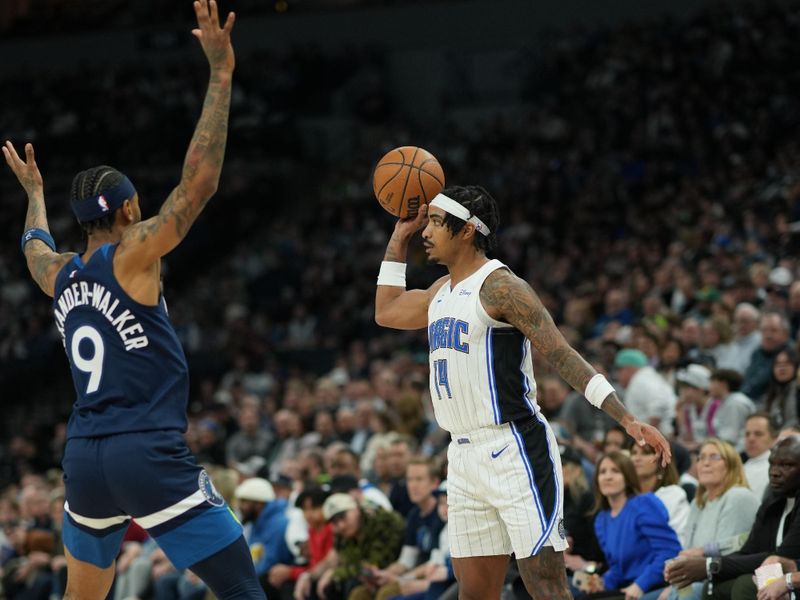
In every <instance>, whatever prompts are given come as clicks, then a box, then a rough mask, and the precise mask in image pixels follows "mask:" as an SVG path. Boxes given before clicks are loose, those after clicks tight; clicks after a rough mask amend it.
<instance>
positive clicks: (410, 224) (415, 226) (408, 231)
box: [394, 204, 428, 239]
mask: <svg viewBox="0 0 800 600" xmlns="http://www.w3.org/2000/svg"><path fill="white" fill-rule="evenodd" d="M427 224H428V205H427V204H422V206H420V207H419V210H418V211H417V214H416V216H414V217H408V218H406V219H399V220H398V221H397V223H395V226H394V232H395V233H396V234H398V235H399V236H401V237H403V238H405V239H408V238H410V237H411V236H412V235H414V234H415V233H416V232H417V231H419V230H420V229H422V228H423V227H425V226H426V225H427Z"/></svg>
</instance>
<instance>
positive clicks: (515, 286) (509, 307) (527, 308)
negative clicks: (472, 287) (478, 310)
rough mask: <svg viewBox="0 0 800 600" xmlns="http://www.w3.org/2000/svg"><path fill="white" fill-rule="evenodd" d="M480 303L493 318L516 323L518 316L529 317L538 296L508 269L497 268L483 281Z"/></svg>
mask: <svg viewBox="0 0 800 600" xmlns="http://www.w3.org/2000/svg"><path fill="white" fill-rule="evenodd" d="M481 303H482V304H483V307H484V308H485V309H486V312H487V313H488V314H489V316H490V317H492V318H493V319H497V320H498V321H505V322H507V323H511V324H512V325H516V322H517V321H518V320H519V318H520V317H528V318H529V317H531V316H532V313H533V311H535V309H536V308H537V304H538V305H541V303H539V302H538V298H536V295H535V294H534V292H533V289H531V286H529V285H528V284H527V283H525V282H524V281H523V280H522V279H520V278H519V277H517V276H516V275H514V274H513V273H512V272H511V271H509V270H508V269H497V270H496V271H494V272H492V273H491V274H490V275H489V276H488V277H487V278H486V281H484V282H483V286H482V287H481Z"/></svg>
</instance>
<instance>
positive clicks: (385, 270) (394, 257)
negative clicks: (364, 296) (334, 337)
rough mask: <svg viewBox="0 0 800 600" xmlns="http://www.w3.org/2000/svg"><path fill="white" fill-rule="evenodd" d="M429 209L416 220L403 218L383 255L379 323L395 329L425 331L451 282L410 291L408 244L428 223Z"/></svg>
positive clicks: (377, 299)
mask: <svg viewBox="0 0 800 600" xmlns="http://www.w3.org/2000/svg"><path fill="white" fill-rule="evenodd" d="M427 215H428V207H427V205H425V204H423V205H422V207H421V208H420V209H419V212H418V213H417V216H416V218H414V219H400V220H399V221H397V224H396V225H395V227H394V232H393V233H392V237H391V238H390V239H389V243H388V244H387V246H386V253H385V254H384V256H383V264H382V265H381V275H380V276H379V279H378V286H377V290H376V291H375V322H376V323H377V324H378V325H382V326H383V327H391V328H393V329H423V328H425V327H427V325H428V305H429V304H430V302H431V298H432V297H433V295H434V294H435V293H436V292H437V291H438V290H439V288H440V287H442V285H443V284H444V282H445V281H447V277H446V276H445V277H441V278H439V279H438V280H436V281H435V282H434V284H433V285H432V286H431V287H429V288H428V289H427V290H406V284H405V263H406V255H407V254H408V242H409V241H410V240H411V236H413V235H414V233H415V232H416V231H417V230H419V229H421V228H422V227H424V226H425V223H427V221H428V219H427Z"/></svg>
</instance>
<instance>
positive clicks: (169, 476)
mask: <svg viewBox="0 0 800 600" xmlns="http://www.w3.org/2000/svg"><path fill="white" fill-rule="evenodd" d="M63 469H64V485H65V488H66V502H65V503H64V526H63V538H64V545H65V546H66V547H67V549H68V550H69V553H70V554H71V555H72V556H74V557H75V558H77V559H78V560H81V561H84V562H87V563H91V564H93V565H95V566H97V567H100V568H107V567H109V566H110V565H111V564H112V562H113V561H114V559H115V558H116V556H117V553H118V552H119V548H120V544H121V542H122V537H123V536H124V535H125V531H126V530H127V528H128V525H129V524H130V520H131V518H133V519H134V520H135V521H136V523H137V524H138V525H139V526H141V527H142V528H144V529H146V530H147V532H148V533H149V534H150V536H151V537H152V538H153V539H155V541H156V542H157V543H158V545H159V546H160V547H161V548H162V549H163V550H164V552H165V554H166V555H167V557H168V558H169V559H170V561H172V564H173V565H175V567H176V568H177V569H183V568H185V567H188V566H191V565H193V564H195V563H196V562H198V561H201V560H203V559H205V558H208V557H209V556H211V555H212V554H214V553H216V552H218V551H219V550H222V549H223V548H225V547H226V546H228V545H230V544H232V543H233V542H234V541H236V540H237V539H238V538H239V536H240V535H242V527H241V525H240V523H239V521H238V520H237V519H236V516H235V515H234V514H233V512H232V511H231V509H230V508H229V507H228V505H227V503H226V502H225V500H224V499H223V498H222V496H220V495H219V493H218V492H217V491H216V490H215V489H214V486H213V485H212V483H211V481H210V479H209V477H208V474H207V473H206V471H205V470H204V469H202V468H201V467H200V466H199V465H198V464H197V462H196V461H195V459H194V456H193V455H192V453H191V452H190V451H189V448H188V447H187V446H186V443H185V442H184V439H183V435H182V434H181V433H180V432H179V431H175V430H172V431H147V432H140V433H124V434H118V435H111V436H106V437H100V438H73V439H70V440H68V441H67V446H66V449H65V451H64V460H63Z"/></svg>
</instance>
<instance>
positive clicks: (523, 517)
mask: <svg viewBox="0 0 800 600" xmlns="http://www.w3.org/2000/svg"><path fill="white" fill-rule="evenodd" d="M498 222H499V218H498V211H497V206H496V204H495V201H494V199H493V198H492V197H491V196H490V195H489V194H488V193H487V192H486V190H484V189H483V188H481V187H478V186H468V187H451V188H447V189H446V190H444V192H443V193H441V194H439V195H438V196H436V198H434V199H433V201H432V202H431V204H430V207H428V206H425V205H423V207H422V208H421V209H420V211H419V213H418V214H417V216H416V217H415V218H409V219H404V220H400V221H398V222H397V224H396V225H395V229H394V233H393V235H392V237H391V239H390V240H389V244H388V246H387V248H386V254H385V256H384V262H383V263H382V265H381V269H380V273H379V276H378V286H377V292H376V295H375V319H376V321H377V322H378V324H380V325H383V326H385V327H392V328H395V329H420V328H423V327H427V328H428V343H429V355H430V359H429V360H430V388H431V396H432V399H433V406H434V411H435V414H436V419H437V421H438V422H439V424H440V425H441V426H442V427H443V428H444V429H446V430H448V431H449V432H450V434H451V438H452V440H451V443H450V446H449V448H448V507H449V525H448V531H449V537H450V547H451V553H452V557H453V567H454V570H455V573H456V577H457V578H458V582H459V597H460V598H462V599H470V600H473V599H474V600H496V599H498V598H500V592H501V588H502V584H503V578H504V576H505V573H506V567H507V564H508V559H509V555H510V554H511V553H512V552H513V553H514V554H515V555H516V557H517V562H518V565H519V570H520V573H521V575H522V578H523V580H524V582H525V587H526V588H527V590H528V592H529V593H530V594H531V596H533V598H535V599H536V600H562V599H565V598H570V597H571V596H570V593H569V589H568V587H567V581H566V570H565V566H564V558H563V551H564V550H565V549H566V547H567V542H566V536H565V531H564V528H563V520H562V514H563V494H564V486H563V483H562V481H561V462H560V454H559V450H558V446H557V443H556V439H555V436H554V435H553V432H552V430H551V428H550V426H549V424H548V423H547V421H546V420H545V418H544V417H543V416H542V414H541V411H540V410H539V407H538V405H537V404H536V392H535V390H536V383H535V382H534V379H533V363H532V360H531V352H532V350H533V349H535V350H536V351H538V352H539V353H540V354H541V355H543V356H544V357H545V358H546V359H547V360H548V361H549V362H550V364H551V365H552V366H553V367H554V368H555V369H556V370H557V371H558V373H559V374H560V375H561V377H562V378H563V379H564V380H565V381H567V382H568V383H569V384H570V385H572V387H573V388H575V389H576V390H577V391H578V392H580V393H581V394H584V395H585V396H586V398H587V399H588V400H589V402H591V403H592V404H594V405H595V406H597V407H598V408H602V410H604V411H605V412H607V413H608V414H609V415H611V416H612V417H614V418H615V419H616V420H617V421H619V422H620V423H621V424H622V425H623V426H624V427H625V430H626V431H627V432H628V434H629V435H631V436H632V437H633V438H634V439H635V440H636V441H637V442H638V443H639V444H645V443H648V444H650V445H651V446H653V447H654V448H656V450H657V451H658V452H659V453H660V454H661V460H662V462H663V463H664V464H666V463H667V462H669V460H670V449H669V444H668V443H667V441H666V440H665V439H664V437H663V436H662V435H661V434H660V433H659V432H658V430H657V429H655V428H654V427H652V426H650V425H647V424H644V423H641V422H639V421H637V420H636V419H634V418H633V416H631V415H630V413H628V412H627V411H626V410H625V407H624V406H623V405H622V403H621V402H620V401H619V399H618V398H617V396H616V394H615V393H614V389H613V388H612V387H611V385H610V384H609V383H608V381H606V379H605V378H604V377H603V376H602V375H599V374H597V373H596V372H595V371H594V369H593V368H592V367H591V366H590V365H589V364H588V363H587V362H586V361H585V360H584V359H583V358H582V357H581V356H580V355H579V354H578V353H577V352H576V351H575V350H574V349H573V348H571V347H570V346H569V344H568V343H567V342H566V340H565V339H564V337H563V336H562V335H561V333H560V332H559V330H558V328H557V327H556V326H555V324H554V322H553V320H552V318H551V316H550V314H549V313H548V312H547V309H546V308H545V307H544V306H543V304H542V302H541V300H540V299H539V297H538V296H537V295H536V293H535V292H534V291H533V290H532V289H531V287H530V286H529V285H528V284H527V283H526V282H525V281H523V280H522V279H520V278H519V277H516V276H515V275H514V274H513V273H512V272H511V271H510V270H509V269H508V268H507V267H506V266H505V265H504V264H503V263H501V262H500V261H497V260H490V259H489V258H487V256H486V252H487V251H489V250H491V249H492V248H493V247H494V245H495V232H496V230H497V226H498ZM423 227H424V230H423V232H422V238H423V241H424V244H425V248H426V252H427V254H428V258H429V260H430V261H431V262H435V263H439V264H442V265H445V266H446V267H447V269H448V272H449V273H448V274H447V275H445V276H444V277H441V278H440V279H438V280H437V281H436V282H435V283H434V284H433V285H432V286H431V287H429V288H428V289H426V290H406V289H405V260H406V252H407V249H408V243H409V240H410V239H411V237H412V235H413V234H414V233H415V232H416V231H417V230H419V229H420V228H423ZM623 594H624V595H625V596H626V597H630V598H637V597H639V596H641V595H642V590H641V589H638V586H636V584H635V583H634V584H632V585H631V586H630V587H629V588H626V589H625V590H624V591H623Z"/></svg>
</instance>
